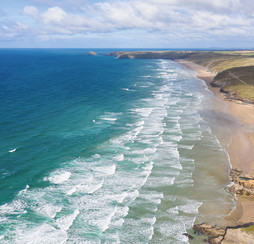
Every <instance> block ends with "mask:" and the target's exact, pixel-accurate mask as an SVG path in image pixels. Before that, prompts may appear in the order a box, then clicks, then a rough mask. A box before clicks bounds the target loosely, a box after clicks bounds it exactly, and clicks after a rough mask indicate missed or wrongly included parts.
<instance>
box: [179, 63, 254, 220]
mask: <svg viewBox="0 0 254 244" xmlns="http://www.w3.org/2000/svg"><path fill="white" fill-rule="evenodd" d="M177 62H178V63H180V64H182V65H184V66H186V67H187V68H189V69H192V70H194V71H196V72H197V77H198V78H199V79H202V80H204V81H205V82H206V84H207V85H208V87H209V89H210V90H211V91H212V92H213V93H214V94H215V96H216V97H217V98H218V99H220V100H222V101H224V103H225V107H224V108H222V109H223V110H222V111H218V112H219V113H221V117H224V118H228V119H227V121H226V123H225V126H227V129H230V131H231V143H230V144H229V145H228V147H227V148H226V150H227V152H228V154H229V157H230V163H231V165H232V168H233V169H234V168H237V169H240V170H242V171H244V172H246V173H247V172H254V105H252V104H245V103H243V102H240V101H236V100H228V99H227V98H226V96H225V94H223V93H221V92H220V91H219V88H215V87H212V86H211V85H210V82H211V81H212V80H213V78H214V76H215V75H216V74H215V73H212V72H210V71H209V70H208V69H207V68H205V67H203V66H200V65H198V64H195V63H193V62H190V61H187V60H177ZM237 199H238V203H237V207H236V210H235V211H234V212H232V213H231V215H230V216H229V217H227V221H228V222H229V223H232V224H233V223H235V224H244V223H248V222H253V221H254V211H253V210H254V199H253V198H252V199H251V198H246V197H242V196H237Z"/></svg>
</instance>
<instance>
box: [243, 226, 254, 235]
mask: <svg viewBox="0 0 254 244" xmlns="http://www.w3.org/2000/svg"><path fill="white" fill-rule="evenodd" d="M241 230H242V231H244V232H247V233H248V234H254V225H250V226H248V227H243V228H241Z"/></svg>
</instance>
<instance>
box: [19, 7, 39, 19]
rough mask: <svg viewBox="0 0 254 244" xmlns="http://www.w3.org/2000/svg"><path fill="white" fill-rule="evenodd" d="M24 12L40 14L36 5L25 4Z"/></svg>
mask: <svg viewBox="0 0 254 244" xmlns="http://www.w3.org/2000/svg"><path fill="white" fill-rule="evenodd" d="M23 14H24V15H30V16H32V17H37V16H38V14H39V10H38V9H37V8H36V7H34V6H25V8H24V10H23Z"/></svg>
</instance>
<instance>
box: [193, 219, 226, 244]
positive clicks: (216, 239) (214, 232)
mask: <svg viewBox="0 0 254 244" xmlns="http://www.w3.org/2000/svg"><path fill="white" fill-rule="evenodd" d="M193 230H194V231H195V233H197V234H203V235H205V236H207V237H208V242H209V243H211V244H217V243H221V241H222V240H223V237H224V235H225V234H226V230H225V229H223V228H222V227H220V226H216V225H215V226H213V225H211V224H210V223H202V224H199V225H194V226H193Z"/></svg>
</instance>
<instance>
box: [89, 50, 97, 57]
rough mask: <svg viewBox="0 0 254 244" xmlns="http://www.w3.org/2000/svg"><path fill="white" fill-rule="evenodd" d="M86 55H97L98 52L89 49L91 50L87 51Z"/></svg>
mask: <svg viewBox="0 0 254 244" xmlns="http://www.w3.org/2000/svg"><path fill="white" fill-rule="evenodd" d="M88 55H90V56H97V55H98V54H97V53H96V52H93V51H91V52H89V53H88Z"/></svg>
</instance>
